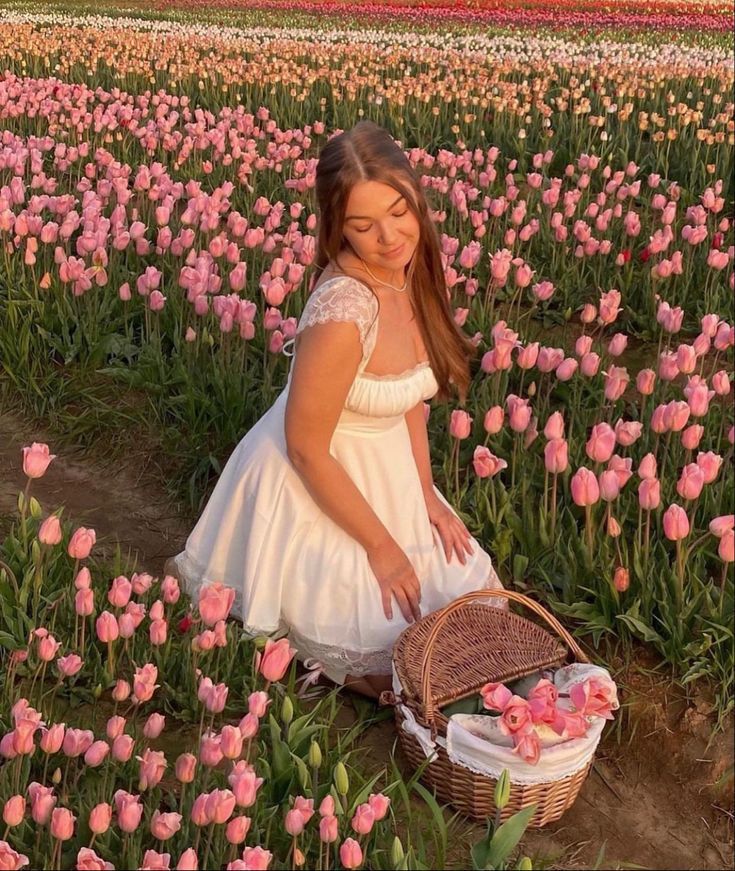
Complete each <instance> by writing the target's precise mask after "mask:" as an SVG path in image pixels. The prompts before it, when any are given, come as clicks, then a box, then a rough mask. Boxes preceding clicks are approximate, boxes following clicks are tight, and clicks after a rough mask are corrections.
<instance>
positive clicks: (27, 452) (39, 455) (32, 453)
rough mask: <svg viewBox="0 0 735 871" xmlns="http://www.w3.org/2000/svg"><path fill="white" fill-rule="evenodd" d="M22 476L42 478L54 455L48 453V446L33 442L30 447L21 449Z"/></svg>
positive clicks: (54, 457)
mask: <svg viewBox="0 0 735 871" xmlns="http://www.w3.org/2000/svg"><path fill="white" fill-rule="evenodd" d="M22 453H23V474H24V475H25V476H26V477H28V478H31V479H33V478H42V477H43V476H44V475H45V474H46V470H47V469H48V467H49V464H50V463H51V461H52V460H55V459H56V454H51V453H49V446H48V445H46V444H43V443H41V442H33V444H32V445H30V446H26V447H24V448H23V449H22Z"/></svg>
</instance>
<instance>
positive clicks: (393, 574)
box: [368, 539, 421, 623]
mask: <svg viewBox="0 0 735 871" xmlns="http://www.w3.org/2000/svg"><path fill="white" fill-rule="evenodd" d="M368 562H369V563H370V568H371V569H372V570H373V574H374V575H375V579H376V580H377V582H378V586H379V587H380V596H381V598H382V600H383V611H384V613H385V616H386V617H387V619H388V620H392V619H393V597H395V599H396V601H397V602H398V607H399V608H400V609H401V613H402V614H403V616H404V617H405V619H406V622H407V623H412V622H413V621H414V620H420V619H421V609H420V607H419V603H420V602H421V584H420V583H419V579H418V577H417V576H416V572H415V571H414V569H413V566H412V565H411V561H410V560H409V558H408V557H407V556H406V554H405V553H404V552H403V550H402V549H401V548H400V547H399V546H398V543H397V542H396V541H395V540H393V539H391V540H390V541H389V542H388V543H386V544H383V545H381V546H380V547H376V548H374V549H373V550H371V551H368Z"/></svg>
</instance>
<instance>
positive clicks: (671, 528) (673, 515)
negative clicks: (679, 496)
mask: <svg viewBox="0 0 735 871" xmlns="http://www.w3.org/2000/svg"><path fill="white" fill-rule="evenodd" d="M663 522H664V535H665V536H666V538H668V539H669V541H680V540H681V539H682V538H686V537H687V535H689V518H688V517H687V513H686V511H684V509H683V508H682V507H681V506H680V505H677V504H676V503H675V502H674V503H673V504H672V505H670V506H669V507H668V508H667V509H666V511H665V512H664V518H663Z"/></svg>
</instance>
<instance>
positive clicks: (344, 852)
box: [339, 838, 362, 869]
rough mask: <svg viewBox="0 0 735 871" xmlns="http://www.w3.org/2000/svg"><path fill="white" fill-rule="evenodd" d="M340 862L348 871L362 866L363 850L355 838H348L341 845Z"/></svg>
mask: <svg viewBox="0 0 735 871" xmlns="http://www.w3.org/2000/svg"><path fill="white" fill-rule="evenodd" d="M339 861H340V862H341V863H342V865H343V866H344V867H345V868H348V869H350V868H359V867H360V865H362V849H361V848H360V845H359V844H358V843H357V841H355V840H354V839H353V838H346V839H345V840H344V841H343V842H342V844H341V845H340V848H339Z"/></svg>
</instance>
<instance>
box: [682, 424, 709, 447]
mask: <svg viewBox="0 0 735 871" xmlns="http://www.w3.org/2000/svg"><path fill="white" fill-rule="evenodd" d="M703 435H704V427H703V426H701V425H700V424H698V423H693V424H692V425H691V426H688V427H687V428H686V429H685V430H683V431H682V434H681V444H682V446H683V447H684V448H686V450H688V451H694V450H696V449H697V448H698V447H699V443H700V441H701V440H702V436H703Z"/></svg>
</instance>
